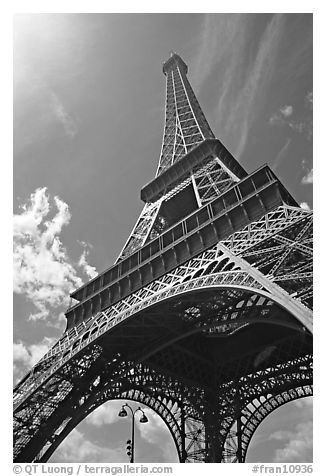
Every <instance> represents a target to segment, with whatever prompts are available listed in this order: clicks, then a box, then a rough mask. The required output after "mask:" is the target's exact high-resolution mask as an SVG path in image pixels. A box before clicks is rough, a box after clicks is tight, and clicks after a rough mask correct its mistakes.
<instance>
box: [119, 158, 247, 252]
mask: <svg viewBox="0 0 326 476" xmlns="http://www.w3.org/2000/svg"><path fill="white" fill-rule="evenodd" d="M238 180H239V179H238V178H237V177H236V176H235V175H234V174H233V173H232V172H231V171H230V170H228V169H227V168H226V167H225V165H224V164H223V162H221V160H220V159H219V158H218V157H208V158H207V159H206V160H205V161H204V162H203V163H201V164H200V165H197V166H196V167H194V169H193V170H191V171H190V173H188V174H187V176H186V177H185V178H184V179H183V180H181V181H180V182H178V183H177V184H176V185H173V186H172V187H170V188H169V189H167V190H166V192H165V194H164V196H163V197H161V198H159V199H158V200H156V201H155V202H153V203H146V204H145V206H144V208H143V210H142V212H141V214H140V216H139V218H138V220H137V222H136V224H135V226H134V228H133V230H132V232H131V234H130V236H129V238H128V240H127V242H126V244H125V245H124V247H123V248H122V250H121V252H120V254H119V256H118V259H117V261H120V260H122V259H124V258H126V257H127V256H129V255H130V254H132V253H134V252H135V251H136V250H138V249H140V248H141V247H142V246H144V244H145V243H146V241H148V240H152V239H154V238H156V237H157V236H159V235H160V234H161V233H162V232H163V231H164V230H166V229H167V228H168V224H167V223H166V220H165V219H164V216H162V214H160V209H161V206H162V204H163V203H164V202H168V201H169V200H171V199H173V197H175V196H176V195H177V194H178V193H180V192H181V191H182V190H184V189H185V188H186V187H188V186H189V185H190V186H192V187H193V190H194V193H195V196H196V200H197V204H198V207H201V206H203V205H205V204H206V203H209V202H210V201H212V200H213V199H214V198H216V197H218V196H219V195H220V194H221V193H223V192H224V191H225V190H226V189H227V188H229V187H230V186H232V185H233V184H234V183H235V182H237V181H238Z"/></svg>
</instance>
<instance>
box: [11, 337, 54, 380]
mask: <svg viewBox="0 0 326 476" xmlns="http://www.w3.org/2000/svg"><path fill="white" fill-rule="evenodd" d="M56 340H57V339H56V338H54V337H44V338H43V340H42V341H41V342H39V343H38V344H31V345H26V344H24V343H23V342H22V341H18V342H14V344H13V360H14V381H15V382H18V381H19V380H20V379H21V378H22V376H23V375H24V374H25V373H26V372H27V371H28V370H29V369H31V368H32V367H33V366H34V365H35V364H36V363H37V362H38V361H39V360H40V359H41V358H42V357H43V355H44V354H46V352H47V351H48V350H49V348H50V347H52V346H53V344H54V343H55V341H56Z"/></svg>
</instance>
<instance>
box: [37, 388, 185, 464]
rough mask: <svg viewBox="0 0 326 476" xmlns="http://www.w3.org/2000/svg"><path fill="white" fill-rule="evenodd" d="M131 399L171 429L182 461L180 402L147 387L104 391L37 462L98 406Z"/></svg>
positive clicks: (45, 449) (55, 439)
mask: <svg viewBox="0 0 326 476" xmlns="http://www.w3.org/2000/svg"><path fill="white" fill-rule="evenodd" d="M120 399H124V400H130V401H134V402H137V403H138V404H140V405H146V406H147V407H148V408H150V409H151V410H153V411H154V412H155V413H156V414H157V415H158V416H159V417H160V418H161V419H162V420H163V422H164V424H165V425H166V428H167V429H168V430H169V433H170V435H171V437H172V440H173V441H174V444H175V449H176V453H177V455H178V458H179V460H180V462H182V460H183V458H184V454H183V435H182V434H181V428H180V422H178V421H177V418H179V420H180V412H181V410H180V407H179V406H178V402H177V401H175V402H172V404H171V401H166V399H165V398H164V396H161V397H160V396H159V395H155V394H153V393H150V391H149V390H148V389H147V391H146V390H143V389H139V388H136V387H135V388H132V385H131V388H130V389H129V390H122V391H120V392H119V391H116V392H115V393H114V392H112V391H111V392H110V390H108V391H106V392H103V393H102V394H101V395H99V396H98V398H97V399H96V400H95V402H94V403H93V404H92V405H90V406H89V407H88V408H87V409H84V410H83V412H82V413H78V414H76V415H75V417H74V418H73V419H71V420H70V421H69V423H68V424H67V425H66V426H65V427H64V428H63V429H62V431H61V432H60V434H58V435H56V437H55V438H54V439H53V441H51V442H50V443H49V445H48V446H47V447H46V448H43V449H42V451H41V452H40V454H39V455H38V456H37V458H36V461H37V462H46V461H48V460H49V458H50V457H51V456H52V454H53V453H54V452H55V451H56V449H57V448H58V447H59V446H60V444H61V443H62V442H63V441H64V440H65V438H67V437H68V435H69V434H70V432H71V431H72V430H73V429H75V428H76V426H77V425H78V424H80V423H81V422H82V421H83V420H84V419H85V418H87V417H88V416H89V415H90V414H91V413H93V412H94V411H95V410H96V409H97V408H99V407H100V406H101V405H103V404H104V403H107V402H110V401H114V400H120Z"/></svg>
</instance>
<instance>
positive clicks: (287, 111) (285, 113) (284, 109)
mask: <svg viewBox="0 0 326 476" xmlns="http://www.w3.org/2000/svg"><path fill="white" fill-rule="evenodd" d="M280 113H281V114H282V115H283V116H284V117H289V116H291V115H292V113H293V106H283V107H281V108H280Z"/></svg>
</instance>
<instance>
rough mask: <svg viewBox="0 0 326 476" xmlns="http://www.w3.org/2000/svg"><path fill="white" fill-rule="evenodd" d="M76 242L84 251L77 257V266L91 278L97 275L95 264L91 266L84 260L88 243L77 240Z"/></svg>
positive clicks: (87, 250) (87, 252)
mask: <svg viewBox="0 0 326 476" xmlns="http://www.w3.org/2000/svg"><path fill="white" fill-rule="evenodd" d="M78 243H79V244H80V245H81V246H82V247H83V248H84V251H83V253H82V254H81V256H80V258H79V261H78V266H80V267H81V268H82V270H83V271H84V272H85V273H86V274H87V276H88V277H89V278H91V279H93V278H95V277H96V276H97V275H98V272H97V270H96V268H95V266H91V265H90V264H89V263H88V262H87V260H86V258H87V256H88V255H89V247H90V245H89V244H88V243H85V241H79V242H78Z"/></svg>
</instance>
